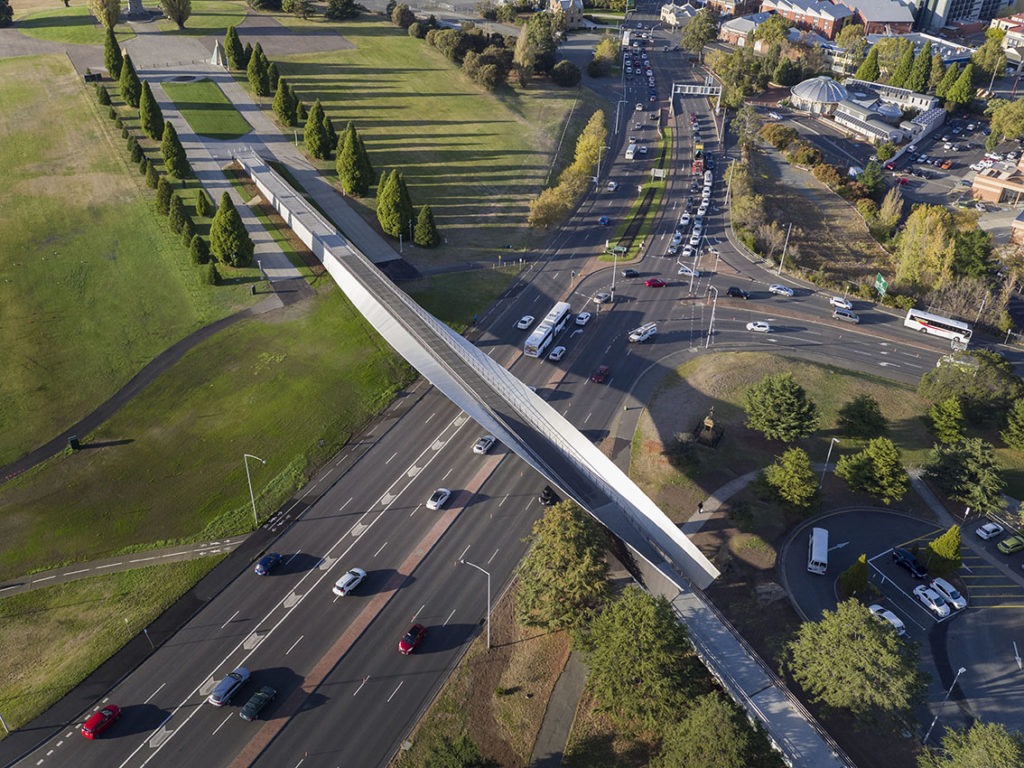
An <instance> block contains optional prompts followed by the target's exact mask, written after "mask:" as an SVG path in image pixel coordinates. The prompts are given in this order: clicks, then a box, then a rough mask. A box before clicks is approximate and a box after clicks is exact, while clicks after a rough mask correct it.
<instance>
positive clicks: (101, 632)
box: [0, 557, 220, 738]
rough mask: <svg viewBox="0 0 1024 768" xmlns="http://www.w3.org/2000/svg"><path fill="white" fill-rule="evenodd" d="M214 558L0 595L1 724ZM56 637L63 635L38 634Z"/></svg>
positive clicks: (119, 641) (106, 647) (53, 688)
mask: <svg viewBox="0 0 1024 768" xmlns="http://www.w3.org/2000/svg"><path fill="white" fill-rule="evenodd" d="M219 560H220V558H219V557H206V558H202V559H200V560H191V561H188V562H182V563H169V564H167V565H157V566H152V567H150V568H140V569H138V570H135V571H126V572H125V573H116V574H111V575H109V576H98V577H95V578H91V579H83V580H82V581H74V582H71V583H68V584H63V585H59V586H55V587H48V588H46V589H39V590H35V591H33V592H26V593H25V594H22V595H16V596H14V597H7V598H4V599H2V600H0V623H2V624H3V628H4V631H3V632H0V658H3V660H4V664H3V665H2V666H0V712H2V713H3V716H4V720H5V721H6V722H7V725H8V726H9V727H10V728H12V729H14V728H19V727H21V726H22V725H24V724H25V723H27V722H29V721H30V720H31V719H32V718H33V717H35V716H36V715H39V714H40V713H42V712H44V711H45V710H46V709H47V708H48V707H50V706H51V705H52V704H53V703H54V702H56V701H57V700H59V699H60V697H61V696H63V695H64V694H66V693H67V692H68V691H70V690H71V689H72V688H74V686H75V685H76V684H77V683H78V682H79V681H80V680H81V679H82V678H84V677H85V676H86V675H88V674H89V673H90V672H92V671H93V670H94V669H96V667H98V666H99V665H100V664H102V663H103V662H104V661H106V660H107V658H108V657H109V656H110V654H111V652H113V651H115V650H117V649H118V648H120V647H121V646H122V645H124V644H125V643H126V642H127V641H128V640H129V639H131V637H133V636H134V635H135V634H136V633H137V632H139V631H140V630H141V629H142V628H143V627H145V626H147V625H148V624H149V623H150V622H152V621H153V619H155V618H156V617H157V616H159V615H160V614H161V613H163V611H165V610H166V609H167V607H168V606H170V605H171V604H172V603H174V601H175V600H177V599H178V598H179V597H180V596H181V595H183V594H184V593H185V592H187V591H188V590H189V589H190V588H191V587H192V585H193V584H194V583H195V582H197V581H198V580H199V579H201V578H202V577H203V576H205V575H206V574H207V572H209V571H210V569H211V568H213V566H214V565H216V564H217V562H218V561H219ZM126 622H127V624H126ZM59 637H67V638H68V641H67V642H65V643H62V644H57V643H50V642H46V641H44V639H47V640H48V639H52V638H59ZM71 638H74V639H73V641H72V640H71ZM4 736H6V734H4ZM76 738H78V736H77V734H76Z"/></svg>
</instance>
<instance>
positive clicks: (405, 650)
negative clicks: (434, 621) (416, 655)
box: [398, 624, 427, 656]
mask: <svg viewBox="0 0 1024 768" xmlns="http://www.w3.org/2000/svg"><path fill="white" fill-rule="evenodd" d="M426 636H427V628H426V627H424V626H423V625H422V624H413V625H412V626H411V627H409V631H408V632H406V633H405V635H403V637H402V639H401V640H399V641H398V652H399V653H401V654H402V655H404V656H408V655H409V654H410V653H412V652H413V651H415V650H416V646H418V645H419V644H420V643H422V642H423V638H425V637H426Z"/></svg>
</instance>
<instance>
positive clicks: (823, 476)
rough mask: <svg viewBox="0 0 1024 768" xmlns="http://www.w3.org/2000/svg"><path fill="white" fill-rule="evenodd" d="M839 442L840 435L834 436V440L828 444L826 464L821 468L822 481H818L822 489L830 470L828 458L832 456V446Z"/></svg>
mask: <svg viewBox="0 0 1024 768" xmlns="http://www.w3.org/2000/svg"><path fill="white" fill-rule="evenodd" d="M838 442H839V438H838V437H833V438H832V442H830V443H829V444H828V453H826V454H825V466H824V467H822V468H821V482H819V483H818V488H819V489H820V488H821V487H822V486H823V485H824V484H825V473H826V472H828V460H829V459H831V458H832V447H833V446H834V445H835V444H836V443H838Z"/></svg>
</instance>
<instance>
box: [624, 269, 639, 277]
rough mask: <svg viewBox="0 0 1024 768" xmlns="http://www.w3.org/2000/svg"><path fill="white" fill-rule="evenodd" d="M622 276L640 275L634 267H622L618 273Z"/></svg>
mask: <svg viewBox="0 0 1024 768" xmlns="http://www.w3.org/2000/svg"><path fill="white" fill-rule="evenodd" d="M620 274H621V275H622V276H623V277H640V273H639V272H637V271H636V270H635V269H624V270H622V272H621V273H620Z"/></svg>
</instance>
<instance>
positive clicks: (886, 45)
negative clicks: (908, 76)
mask: <svg viewBox="0 0 1024 768" xmlns="http://www.w3.org/2000/svg"><path fill="white" fill-rule="evenodd" d="M873 47H874V49H875V50H876V51H877V52H878V68H879V69H880V70H881V71H882V76H884V77H886V78H889V77H891V76H892V73H893V72H895V71H896V68H897V67H899V64H900V62H901V61H902V60H903V57H904V55H905V54H906V52H907V49H908V48H909V49H911V56H913V48H914V43H913V41H911V40H910V39H908V38H905V37H898V36H895V35H894V36H891V37H883V38H882V39H881V40H879V41H878V42H877V43H875V45H874V46H873Z"/></svg>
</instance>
